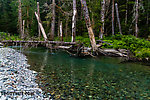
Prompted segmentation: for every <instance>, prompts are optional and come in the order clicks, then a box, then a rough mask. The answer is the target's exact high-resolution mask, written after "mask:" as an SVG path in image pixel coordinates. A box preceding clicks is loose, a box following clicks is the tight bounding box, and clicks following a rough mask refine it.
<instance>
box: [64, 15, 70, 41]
mask: <svg viewBox="0 0 150 100" xmlns="http://www.w3.org/2000/svg"><path fill="white" fill-rule="evenodd" d="M68 21H69V16H66V28H65V37H66V39H68Z"/></svg>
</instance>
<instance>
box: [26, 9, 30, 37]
mask: <svg viewBox="0 0 150 100" xmlns="http://www.w3.org/2000/svg"><path fill="white" fill-rule="evenodd" d="M26 34H29V6H28V7H27V33H26Z"/></svg>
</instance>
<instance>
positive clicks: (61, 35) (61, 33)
mask: <svg viewBox="0 0 150 100" xmlns="http://www.w3.org/2000/svg"><path fill="white" fill-rule="evenodd" d="M60 38H61V41H63V32H62V21H61V22H60Z"/></svg>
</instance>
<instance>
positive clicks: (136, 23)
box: [135, 0, 139, 37]
mask: <svg viewBox="0 0 150 100" xmlns="http://www.w3.org/2000/svg"><path fill="white" fill-rule="evenodd" d="M138 8H139V2H138V0H136V14H135V36H136V37H138V30H139V29H138V17H139V16H138Z"/></svg>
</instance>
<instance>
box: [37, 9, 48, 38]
mask: <svg viewBox="0 0 150 100" xmlns="http://www.w3.org/2000/svg"><path fill="white" fill-rule="evenodd" d="M35 16H36V18H37V21H38V24H39V26H40V29H41V31H42V34H43V37H44V39H45V41H47V36H46V33H45V30H44V28H43V26H42V23H41V22H40V18H39V16H38V14H37V13H36V12H35Z"/></svg>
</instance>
